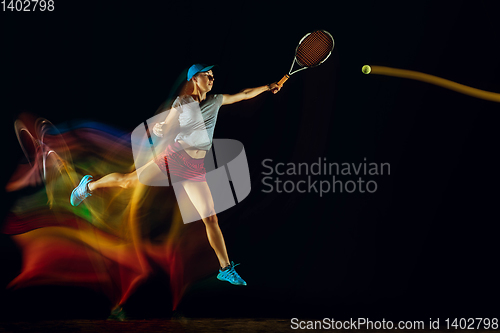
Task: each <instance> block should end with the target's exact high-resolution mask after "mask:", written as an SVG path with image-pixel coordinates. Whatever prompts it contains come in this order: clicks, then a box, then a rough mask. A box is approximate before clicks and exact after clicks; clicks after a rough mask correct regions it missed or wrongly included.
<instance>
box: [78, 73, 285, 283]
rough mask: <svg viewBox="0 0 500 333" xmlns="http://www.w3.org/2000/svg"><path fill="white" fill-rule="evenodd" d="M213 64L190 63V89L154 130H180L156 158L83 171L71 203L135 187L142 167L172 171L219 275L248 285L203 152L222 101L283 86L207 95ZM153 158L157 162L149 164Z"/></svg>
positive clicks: (178, 99)
mask: <svg viewBox="0 0 500 333" xmlns="http://www.w3.org/2000/svg"><path fill="white" fill-rule="evenodd" d="M212 68H213V66H207V65H204V64H194V65H193V66H191V67H190V68H189V70H188V74H187V81H188V82H187V84H186V87H187V89H186V87H185V89H183V93H181V94H180V95H179V96H178V97H177V99H176V100H175V101H174V104H173V105H172V108H171V110H170V112H169V113H168V116H167V117H166V119H165V121H164V122H160V123H157V124H156V125H155V126H154V128H153V133H154V134H155V135H157V136H159V137H163V135H164V134H166V133H171V131H172V130H173V129H174V128H175V127H176V125H179V133H178V134H177V136H176V137H175V140H174V143H173V144H171V145H168V146H167V148H166V149H165V150H164V151H163V153H162V154H160V156H158V157H157V158H156V159H153V160H152V161H150V162H149V163H147V164H146V165H144V166H142V167H141V168H140V169H138V170H135V171H134V172H131V173H128V174H120V173H111V174H108V175H106V176H104V177H102V178H100V179H99V180H94V179H93V177H92V176H91V175H86V176H84V177H83V178H82V180H81V181H80V184H79V185H78V186H77V187H76V188H75V189H74V190H73V192H72V193H71V198H70V202H71V204H72V205H73V206H78V205H79V204H80V203H81V202H82V201H83V200H85V199H86V198H87V197H89V196H91V195H92V192H93V191H94V190H96V189H98V188H103V187H122V188H130V187H133V186H135V185H137V183H138V182H139V179H138V172H139V173H140V172H141V171H142V170H144V169H146V168H148V172H147V174H148V177H152V178H154V177H157V176H158V175H157V173H161V172H163V173H165V174H167V175H169V177H170V178H171V180H172V181H173V182H181V184H182V186H183V188H184V190H185V191H186V193H187V195H188V197H189V199H190V200H191V202H192V203H193V205H194V207H195V208H196V210H197V211H198V213H199V214H200V216H202V220H203V222H204V224H205V227H206V231H207V236H208V241H209V243H210V245H211V247H212V248H213V249H214V251H215V254H216V255H217V259H218V260H219V264H220V267H221V268H220V270H219V274H218V275H217V278H218V279H219V280H221V281H227V282H229V283H231V284H234V285H246V284H247V283H246V282H245V281H244V280H243V279H242V278H241V277H240V276H239V275H238V273H237V272H236V270H235V269H234V267H235V266H237V265H235V264H234V262H232V261H229V257H228V254H227V250H226V245H225V242H224V237H223V235H222V232H221V230H220V228H219V224H218V220H217V215H216V213H215V209H214V201H213V198H212V195H211V192H210V189H209V187H208V185H207V182H206V178H205V174H206V171H205V167H204V158H205V155H206V153H207V151H208V150H209V149H210V147H211V145H212V137H213V132H214V128H215V123H216V120H217V114H218V112H219V108H220V107H221V106H222V105H227V104H233V103H236V102H240V101H243V100H247V99H251V98H254V97H256V96H258V95H260V94H261V93H263V92H266V91H272V92H273V93H274V94H276V93H277V92H278V91H279V90H280V89H281V86H280V85H278V84H277V83H271V84H268V85H265V86H261V87H257V88H249V89H244V90H242V91H241V92H239V93H237V94H234V95H227V94H210V95H207V94H208V92H210V91H211V90H212V87H213V84H214V74H213V72H212ZM193 103H196V104H194V105H196V106H197V107H194V108H193V107H189V106H190V105H191V106H192V105H193ZM196 110H197V111H198V114H197V112H196ZM200 111H201V117H200V114H199V113H200ZM200 129H201V130H200ZM154 164H156V166H157V167H154V166H153V167H152V168H151V166H152V165H154ZM151 170H153V171H151ZM155 173H156V174H155ZM141 177H142V175H141Z"/></svg>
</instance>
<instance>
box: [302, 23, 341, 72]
mask: <svg viewBox="0 0 500 333" xmlns="http://www.w3.org/2000/svg"><path fill="white" fill-rule="evenodd" d="M334 45H335V42H334V40H333V37H332V35H331V34H330V33H329V32H328V31H326V30H315V31H313V32H310V33H308V34H306V35H305V36H304V37H302V39H301V40H300V42H299V45H297V47H296V49H295V61H296V62H297V64H298V65H299V66H301V67H306V68H312V67H316V66H319V65H321V64H322V63H323V62H325V61H326V59H328V57H330V54H332V51H333V47H334Z"/></svg>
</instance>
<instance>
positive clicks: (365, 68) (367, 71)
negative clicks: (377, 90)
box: [361, 65, 372, 74]
mask: <svg viewBox="0 0 500 333" xmlns="http://www.w3.org/2000/svg"><path fill="white" fill-rule="evenodd" d="M361 71H362V72H363V73H364V74H370V72H371V71H372V68H371V67H370V66H368V65H364V66H363V67H362V68H361Z"/></svg>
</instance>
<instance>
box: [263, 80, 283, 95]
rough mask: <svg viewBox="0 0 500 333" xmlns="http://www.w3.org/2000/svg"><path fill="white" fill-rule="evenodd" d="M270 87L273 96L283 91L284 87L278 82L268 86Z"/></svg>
mask: <svg viewBox="0 0 500 333" xmlns="http://www.w3.org/2000/svg"><path fill="white" fill-rule="evenodd" d="M267 86H268V87H269V90H270V91H272V92H273V94H277V93H278V91H280V90H281V87H283V86H282V85H279V84H278V83H277V82H273V83H271V84H268V85H267Z"/></svg>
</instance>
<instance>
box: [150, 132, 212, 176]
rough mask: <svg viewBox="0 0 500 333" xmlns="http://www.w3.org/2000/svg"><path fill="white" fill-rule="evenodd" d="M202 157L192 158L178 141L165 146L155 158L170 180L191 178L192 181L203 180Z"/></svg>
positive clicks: (203, 166)
mask: <svg viewBox="0 0 500 333" xmlns="http://www.w3.org/2000/svg"><path fill="white" fill-rule="evenodd" d="M204 160H205V159H204V158H192V157H191V156H189V155H188V153H186V151H185V150H184V148H182V146H181V145H180V143H179V142H176V143H174V144H173V145H169V146H167V148H166V149H165V150H164V151H163V152H162V153H161V154H160V155H159V156H157V157H156V159H155V163H156V165H158V167H159V168H160V169H161V171H163V172H164V173H165V174H167V176H169V177H170V179H171V180H172V182H178V181H183V180H191V181H194V182H205V181H206V178H205V175H206V173H207V171H206V170H205V163H204Z"/></svg>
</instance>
